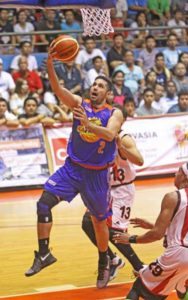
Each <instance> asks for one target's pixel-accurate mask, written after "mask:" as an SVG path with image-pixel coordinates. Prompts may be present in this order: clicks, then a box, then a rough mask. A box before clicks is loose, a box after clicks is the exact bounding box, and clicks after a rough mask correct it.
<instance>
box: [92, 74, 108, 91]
mask: <svg viewBox="0 0 188 300" xmlns="http://www.w3.org/2000/svg"><path fill="white" fill-rule="evenodd" d="M97 79H102V80H104V81H105V82H106V83H107V86H108V91H112V82H111V80H110V79H109V78H108V77H106V76H104V75H99V76H97V77H96V78H95V81H96V80H97Z"/></svg>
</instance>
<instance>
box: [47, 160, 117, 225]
mask: <svg viewBox="0 0 188 300" xmlns="http://www.w3.org/2000/svg"><path fill="white" fill-rule="evenodd" d="M109 179H110V177H109V170H108V169H105V170H91V169H85V168H83V167H81V166H79V165H77V164H75V163H74V162H72V161H71V159H70V158H69V157H68V158H67V159H66V161H65V164H64V166H63V167H61V168H60V169H59V170H57V171H56V172H55V173H54V174H53V175H52V176H50V177H49V179H48V181H47V182H46V183H45V185H44V189H45V190H46V191H48V192H50V193H52V194H55V195H57V196H59V197H60V198H61V199H62V200H65V201H68V202H71V201H72V200H73V199H74V197H75V196H76V195H77V194H78V193H80V195H81V198H82V200H83V202H84V204H85V206H86V207H87V208H88V209H89V211H90V213H91V215H93V216H95V217H96V218H97V219H98V220H104V219H106V218H107V217H108V216H110V215H111V214H112V213H111V210H110V208H109V199H110V184H109Z"/></svg>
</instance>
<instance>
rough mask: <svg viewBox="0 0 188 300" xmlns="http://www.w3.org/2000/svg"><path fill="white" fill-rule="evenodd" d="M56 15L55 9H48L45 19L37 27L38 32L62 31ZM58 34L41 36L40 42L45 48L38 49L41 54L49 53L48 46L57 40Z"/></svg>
mask: <svg viewBox="0 0 188 300" xmlns="http://www.w3.org/2000/svg"><path fill="white" fill-rule="evenodd" d="M55 17H56V13H55V10H54V9H47V10H46V11H45V19H44V20H43V21H41V22H39V24H38V25H37V26H36V30H37V31H53V30H61V25H60V23H59V22H58V21H56V20H55ZM56 36H57V34H54V33H50V34H47V35H45V34H41V35H40V42H41V43H43V46H39V47H38V49H39V51H40V52H47V49H48V45H49V44H50V43H51V42H52V41H53V40H54V39H55V38H56Z"/></svg>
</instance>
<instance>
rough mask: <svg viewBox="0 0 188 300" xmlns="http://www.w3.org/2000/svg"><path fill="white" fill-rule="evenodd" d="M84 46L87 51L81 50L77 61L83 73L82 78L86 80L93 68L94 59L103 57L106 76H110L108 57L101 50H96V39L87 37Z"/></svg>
mask: <svg viewBox="0 0 188 300" xmlns="http://www.w3.org/2000/svg"><path fill="white" fill-rule="evenodd" d="M84 46H85V49H82V50H80V52H79V53H78V55H77V57H76V60H75V63H76V66H77V68H78V69H79V70H80V71H81V75H82V77H83V78H85V75H86V73H87V71H89V70H90V69H91V68H92V67H93V64H92V59H93V58H94V57H95V56H101V57H102V59H103V62H104V72H105V75H108V66H107V64H106V57H105V56H104V54H103V52H102V51H101V50H100V49H98V48H96V44H95V39H94V38H93V37H91V36H87V37H85V40H84Z"/></svg>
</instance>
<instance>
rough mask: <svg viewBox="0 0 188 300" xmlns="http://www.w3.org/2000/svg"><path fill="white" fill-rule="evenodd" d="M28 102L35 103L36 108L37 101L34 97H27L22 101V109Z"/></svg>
mask: <svg viewBox="0 0 188 300" xmlns="http://www.w3.org/2000/svg"><path fill="white" fill-rule="evenodd" d="M29 100H33V101H34V102H35V103H36V105H37V106H38V101H37V99H36V98H35V97H27V98H26V99H25V100H24V108H25V106H26V104H27V102H28V101H29Z"/></svg>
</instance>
